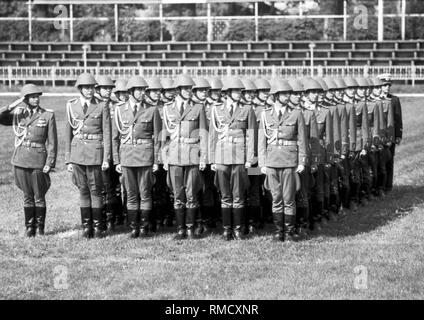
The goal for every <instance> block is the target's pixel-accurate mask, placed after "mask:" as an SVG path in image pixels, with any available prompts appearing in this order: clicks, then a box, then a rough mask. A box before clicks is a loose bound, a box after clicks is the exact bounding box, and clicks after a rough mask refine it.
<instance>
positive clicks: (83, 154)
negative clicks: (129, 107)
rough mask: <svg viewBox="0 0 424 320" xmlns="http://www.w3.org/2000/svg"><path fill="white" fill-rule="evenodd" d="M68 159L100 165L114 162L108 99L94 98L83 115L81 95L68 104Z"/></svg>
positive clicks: (67, 161)
mask: <svg viewBox="0 0 424 320" xmlns="http://www.w3.org/2000/svg"><path fill="white" fill-rule="evenodd" d="M66 109H67V110H66V114H67V121H66V133H65V145H66V151H65V162H66V164H68V163H75V164H80V165H86V166H90V165H101V164H102V162H103V161H105V162H109V163H110V162H111V161H112V138H111V136H112V135H111V121H110V111H109V109H108V107H107V106H106V102H104V101H99V100H97V99H95V98H93V99H92V100H91V102H90V106H89V107H88V109H87V113H86V114H84V111H83V106H82V105H81V100H80V99H79V98H76V99H71V100H69V101H68V103H67V107H66Z"/></svg>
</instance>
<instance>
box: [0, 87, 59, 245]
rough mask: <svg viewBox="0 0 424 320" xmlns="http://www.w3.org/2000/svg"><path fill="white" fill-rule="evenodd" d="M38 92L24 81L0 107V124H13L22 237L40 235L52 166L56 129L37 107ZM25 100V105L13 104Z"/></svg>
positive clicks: (47, 113)
mask: <svg viewBox="0 0 424 320" xmlns="http://www.w3.org/2000/svg"><path fill="white" fill-rule="evenodd" d="M41 94H42V91H41V90H40V89H39V88H38V87H36V86H35V85H33V84H26V85H24V86H23V88H22V90H21V98H20V99H18V100H17V101H16V102H15V103H12V104H11V105H9V106H7V107H4V108H2V109H0V124H3V125H7V126H13V132H14V134H15V150H14V152H13V156H12V165H13V171H14V175H15V183H16V185H17V187H18V188H19V189H21V190H22V191H23V193H24V214H25V227H26V236H28V237H33V236H35V235H36V234H37V235H44V226H45V220H46V197H45V196H46V193H47V191H48V190H49V188H50V177H49V173H50V171H51V169H53V168H54V167H55V165H56V156H57V131H56V120H55V116H54V113H53V111H52V110H48V109H44V108H42V107H40V95H41ZM22 102H25V104H26V107H17V106H18V105H19V104H21V103H22Z"/></svg>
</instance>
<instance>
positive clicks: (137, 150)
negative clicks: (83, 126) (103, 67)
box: [113, 76, 161, 238]
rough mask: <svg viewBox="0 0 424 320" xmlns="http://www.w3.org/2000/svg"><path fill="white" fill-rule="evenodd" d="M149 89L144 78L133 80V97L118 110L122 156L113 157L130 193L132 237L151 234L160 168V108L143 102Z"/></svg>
mask: <svg viewBox="0 0 424 320" xmlns="http://www.w3.org/2000/svg"><path fill="white" fill-rule="evenodd" d="M147 86H148V85H147V82H146V81H145V80H144V79H143V78H142V77H140V76H134V77H132V78H130V79H129V80H128V83H127V90H128V92H129V94H130V98H129V100H128V101H127V102H126V103H125V104H119V105H117V106H116V109H115V123H114V125H115V126H116V130H114V133H115V135H114V137H113V143H114V144H117V143H119V144H120V148H119V153H117V154H116V153H114V154H113V162H114V164H115V165H116V170H117V171H118V172H120V173H122V175H123V176H124V181H125V187H126V189H127V193H128V203H127V206H128V221H129V223H130V228H131V234H130V238H138V237H139V236H141V237H146V236H147V235H148V231H149V221H150V217H151V215H152V187H153V172H155V171H156V170H157V169H158V164H157V163H158V153H159V148H160V139H159V137H160V135H159V133H160V131H161V121H160V115H159V110H158V108H157V107H156V106H152V105H149V104H148V103H146V102H143V96H144V94H145V90H146V88H147ZM158 98H159V97H158ZM116 149H117V148H114V150H116Z"/></svg>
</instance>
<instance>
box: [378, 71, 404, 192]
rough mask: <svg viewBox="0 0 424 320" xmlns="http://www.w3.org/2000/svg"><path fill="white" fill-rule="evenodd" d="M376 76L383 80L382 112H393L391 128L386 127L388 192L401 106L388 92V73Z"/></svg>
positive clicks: (400, 136) (398, 133)
mask: <svg viewBox="0 0 424 320" xmlns="http://www.w3.org/2000/svg"><path fill="white" fill-rule="evenodd" d="M378 78H380V79H381V80H382V81H383V86H382V93H381V97H382V99H383V108H384V112H385V113H386V110H387V109H388V111H387V112H388V114H389V113H390V112H392V113H393V129H392V128H390V125H388V127H387V130H388V133H389V138H388V139H389V141H388V142H387V146H388V148H389V150H390V155H391V157H390V160H389V161H388V162H387V164H386V170H387V182H386V187H385V192H390V191H392V188H393V159H394V156H395V147H396V145H397V144H400V142H401V141H402V131H403V125H402V107H401V105H400V100H399V98H398V97H397V96H395V95H393V94H391V93H390V87H391V85H392V83H391V75H390V74H388V73H385V74H381V75H379V76H378ZM386 101H387V102H386ZM386 103H387V107H386V105H385V104H386ZM390 110H391V111H390ZM388 118H389V119H390V118H391V117H390V116H388ZM387 123H389V120H388V121H387ZM393 131H394V137H393V139H390V134H391V132H393Z"/></svg>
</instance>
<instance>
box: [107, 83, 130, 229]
mask: <svg viewBox="0 0 424 320" xmlns="http://www.w3.org/2000/svg"><path fill="white" fill-rule="evenodd" d="M113 95H114V97H115V98H112V99H111V103H110V105H109V107H110V116H111V122H112V136H114V131H113V130H114V129H116V128H115V127H114V126H113V123H114V121H115V118H114V117H115V109H116V105H117V104H119V103H123V102H127V101H128V98H129V95H128V91H127V81H126V80H125V79H117V80H116V81H115V92H114V93H113ZM112 148H118V149H119V144H115V145H113V144H112ZM118 152H119V150H112V153H118ZM109 171H110V174H111V176H112V189H114V190H115V194H116V198H115V199H116V201H117V202H116V203H114V204H113V209H112V211H113V216H114V224H115V225H123V224H124V223H125V219H126V217H127V211H128V210H127V190H126V189H125V184H124V182H123V176H122V174H119V173H118V171H116V166H115V165H113V168H111V169H109ZM108 228H109V226H108Z"/></svg>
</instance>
